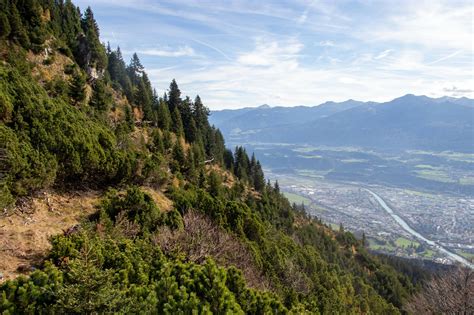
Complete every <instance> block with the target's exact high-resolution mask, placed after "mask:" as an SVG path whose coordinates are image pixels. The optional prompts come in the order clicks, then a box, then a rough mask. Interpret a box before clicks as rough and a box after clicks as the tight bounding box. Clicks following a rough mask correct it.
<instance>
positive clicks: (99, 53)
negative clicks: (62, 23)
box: [77, 7, 107, 70]
mask: <svg viewBox="0 0 474 315" xmlns="http://www.w3.org/2000/svg"><path fill="white" fill-rule="evenodd" d="M81 27H82V30H83V32H84V34H85V40H86V41H85V42H83V46H84V47H82V49H80V50H79V51H78V52H77V53H78V54H79V60H81V61H82V62H81V63H82V64H81V66H83V67H89V66H92V67H96V68H97V69H99V70H102V69H105V68H106V67H107V54H106V52H105V48H104V46H103V45H102V44H101V43H100V40H99V26H98V25H97V22H96V20H95V18H94V13H93V12H92V9H91V8H90V7H88V8H87V9H86V11H85V13H84V15H83V17H82V20H81ZM89 54H90V60H89V58H88V57H89Z"/></svg>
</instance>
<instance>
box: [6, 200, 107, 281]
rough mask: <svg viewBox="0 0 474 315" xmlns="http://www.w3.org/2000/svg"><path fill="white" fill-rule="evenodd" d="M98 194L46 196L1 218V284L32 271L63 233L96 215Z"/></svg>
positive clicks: (17, 207)
mask: <svg viewBox="0 0 474 315" xmlns="http://www.w3.org/2000/svg"><path fill="white" fill-rule="evenodd" d="M98 200H99V193H98V192H95V191H88V192H81V193H69V194H65V193H57V192H45V193H42V194H40V195H39V196H36V197H32V198H28V199H24V200H23V201H22V202H19V203H18V204H17V206H15V207H14V208H13V209H11V210H9V211H8V212H6V211H4V213H2V214H0V257H2V258H1V259H0V273H1V274H2V277H0V278H1V279H0V282H2V281H5V280H9V279H14V278H16V277H17V276H19V275H20V274H24V273H28V272H30V271H32V269H33V268H34V266H35V265H37V264H39V263H41V261H42V259H43V258H44V257H45V255H46V254H47V252H48V250H49V249H50V248H51V244H50V242H49V239H50V237H51V236H53V235H56V234H60V233H63V231H64V230H67V229H68V228H69V227H71V226H74V225H76V224H78V223H79V222H80V220H81V219H82V218H84V217H85V216H87V215H89V214H91V213H93V212H94V211H95V205H96V204H97V202H98Z"/></svg>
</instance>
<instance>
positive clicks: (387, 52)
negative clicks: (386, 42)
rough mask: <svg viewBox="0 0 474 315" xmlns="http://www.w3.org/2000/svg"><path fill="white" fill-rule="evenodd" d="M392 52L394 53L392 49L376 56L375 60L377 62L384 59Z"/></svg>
mask: <svg viewBox="0 0 474 315" xmlns="http://www.w3.org/2000/svg"><path fill="white" fill-rule="evenodd" d="M392 51H393V50H392V49H387V50H384V51H382V52H381V53H380V54H378V55H377V56H375V57H374V59H377V60H378V59H383V58H385V57H387V56H388V55H389V54H390V53H391V52H392Z"/></svg>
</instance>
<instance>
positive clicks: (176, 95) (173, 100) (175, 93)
mask: <svg viewBox="0 0 474 315" xmlns="http://www.w3.org/2000/svg"><path fill="white" fill-rule="evenodd" d="M180 104H181V91H180V90H179V88H178V84H177V83H176V80H175V79H173V81H171V83H170V88H169V91H168V107H169V110H170V113H173V112H174V110H175V108H177V107H179V105H180Z"/></svg>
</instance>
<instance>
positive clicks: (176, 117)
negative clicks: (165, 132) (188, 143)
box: [171, 107, 183, 137]
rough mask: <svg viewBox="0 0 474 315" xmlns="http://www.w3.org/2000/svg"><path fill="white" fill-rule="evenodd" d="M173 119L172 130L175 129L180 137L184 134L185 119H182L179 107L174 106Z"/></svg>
mask: <svg viewBox="0 0 474 315" xmlns="http://www.w3.org/2000/svg"><path fill="white" fill-rule="evenodd" d="M171 119H172V121H173V125H172V127H171V131H173V132H174V133H175V134H176V135H177V136H178V137H181V136H183V120H182V119H181V114H180V113H179V109H178V107H175V108H174V111H173V113H172V116H171Z"/></svg>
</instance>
